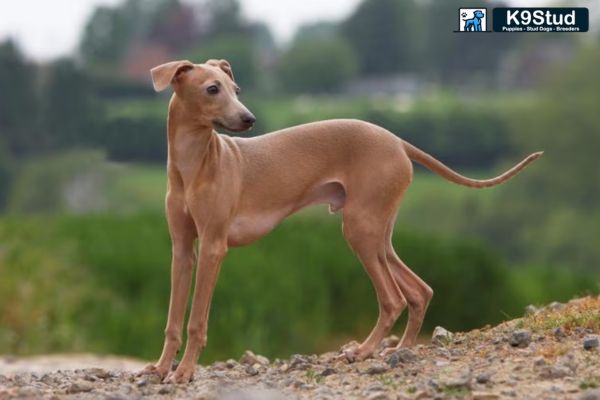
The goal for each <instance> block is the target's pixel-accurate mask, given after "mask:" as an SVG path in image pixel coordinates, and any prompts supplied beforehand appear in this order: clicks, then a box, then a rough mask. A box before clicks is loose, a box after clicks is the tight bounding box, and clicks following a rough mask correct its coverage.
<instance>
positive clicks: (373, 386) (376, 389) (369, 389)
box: [363, 383, 385, 396]
mask: <svg viewBox="0 0 600 400" xmlns="http://www.w3.org/2000/svg"><path fill="white" fill-rule="evenodd" d="M375 392H385V388H384V387H383V386H382V385H380V384H379V383H372V384H370V385H369V386H367V388H366V389H365V390H364V392H363V393H364V394H365V396H368V395H369V394H370V393H375Z"/></svg>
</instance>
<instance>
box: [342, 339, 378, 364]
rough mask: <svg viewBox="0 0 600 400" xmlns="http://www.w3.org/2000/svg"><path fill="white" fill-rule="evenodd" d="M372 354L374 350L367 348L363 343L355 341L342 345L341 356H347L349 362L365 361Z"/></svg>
mask: <svg viewBox="0 0 600 400" xmlns="http://www.w3.org/2000/svg"><path fill="white" fill-rule="evenodd" d="M372 354H373V350H371V349H367V348H366V347H364V346H363V345H359V344H356V342H353V343H348V344H347V345H345V346H343V347H342V350H341V357H340V358H345V359H346V361H348V362H349V363H353V362H358V361H363V360H365V359H367V358H369V357H370V356H371V355H372Z"/></svg>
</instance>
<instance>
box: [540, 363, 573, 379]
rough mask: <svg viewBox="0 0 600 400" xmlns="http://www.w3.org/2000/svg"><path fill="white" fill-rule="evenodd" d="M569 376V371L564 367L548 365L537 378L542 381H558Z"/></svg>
mask: <svg viewBox="0 0 600 400" xmlns="http://www.w3.org/2000/svg"><path fill="white" fill-rule="evenodd" d="M569 375H570V371H569V369H567V368H566V367H563V366H557V365H550V366H547V367H545V368H543V369H542V371H541V372H540V375H539V376H540V378H542V379H560V378H564V377H565V376H569Z"/></svg>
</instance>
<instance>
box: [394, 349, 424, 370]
mask: <svg viewBox="0 0 600 400" xmlns="http://www.w3.org/2000/svg"><path fill="white" fill-rule="evenodd" d="M417 359H418V357H417V355H416V354H415V352H414V351H412V350H411V349H407V348H400V349H398V350H396V351H395V352H393V353H392V354H391V355H390V356H389V357H388V359H387V361H386V362H387V363H388V365H389V366H390V367H392V368H396V366H398V364H400V363H411V362H414V361H417Z"/></svg>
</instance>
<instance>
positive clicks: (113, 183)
mask: <svg viewBox="0 0 600 400" xmlns="http://www.w3.org/2000/svg"><path fill="white" fill-rule="evenodd" d="M166 190H167V171H166V167H165V166H162V165H143V164H119V165H114V169H113V174H112V176H111V179H110V181H109V182H108V185H107V190H106V192H105V193H106V196H107V200H108V209H109V211H110V210H114V211H139V210H156V211H161V210H163V209H164V200H165V193H166Z"/></svg>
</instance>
